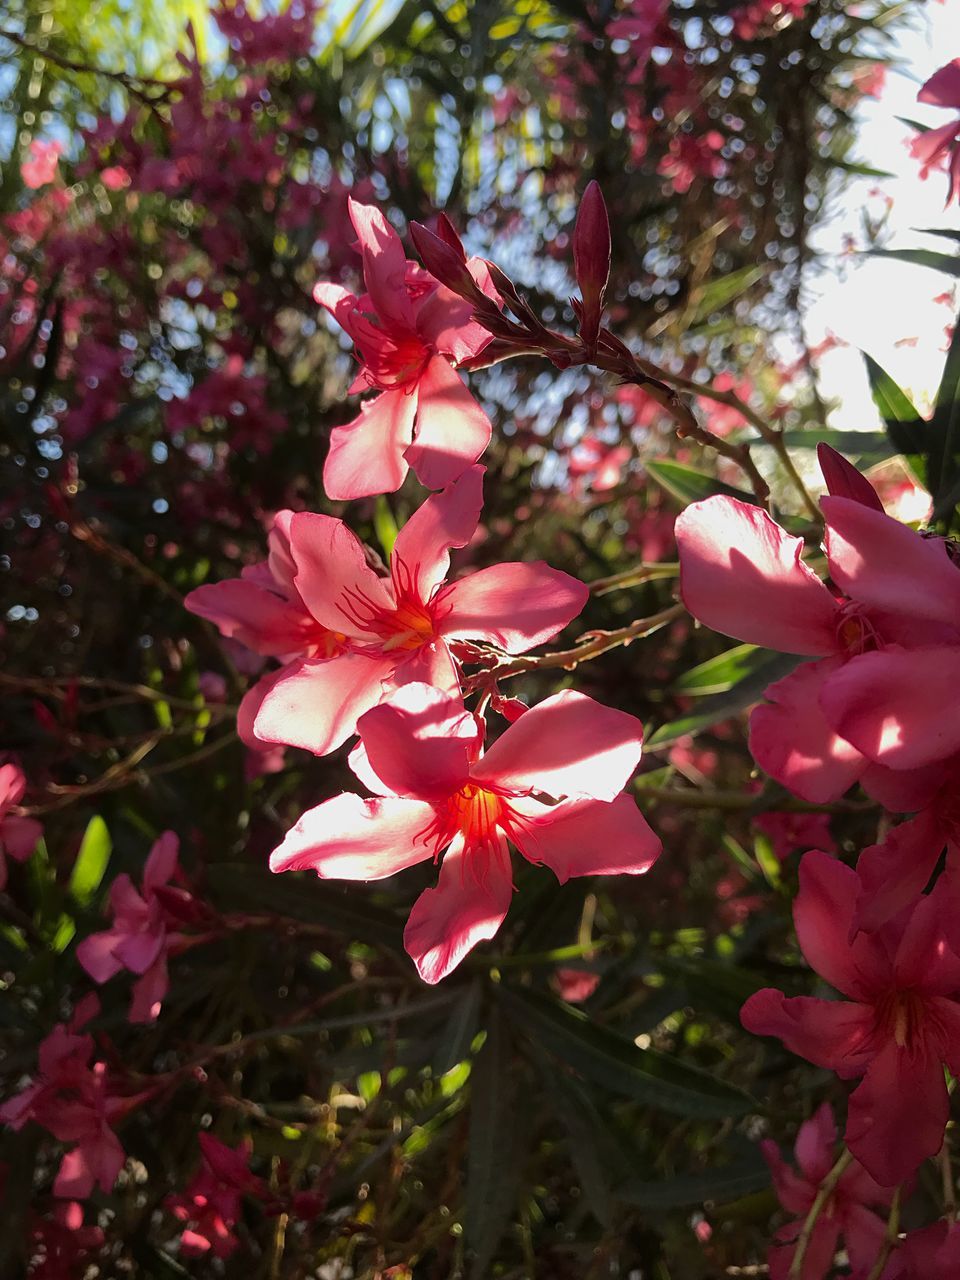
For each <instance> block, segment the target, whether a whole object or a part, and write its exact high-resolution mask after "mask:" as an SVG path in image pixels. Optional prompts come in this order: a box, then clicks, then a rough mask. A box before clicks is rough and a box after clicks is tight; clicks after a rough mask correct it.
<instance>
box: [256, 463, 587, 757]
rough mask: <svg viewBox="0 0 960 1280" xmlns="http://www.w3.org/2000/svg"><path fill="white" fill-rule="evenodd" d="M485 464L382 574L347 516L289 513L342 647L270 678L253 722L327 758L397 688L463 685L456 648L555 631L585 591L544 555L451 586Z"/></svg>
mask: <svg viewBox="0 0 960 1280" xmlns="http://www.w3.org/2000/svg"><path fill="white" fill-rule="evenodd" d="M482 483H483V468H482V467H471V468H470V469H469V470H468V471H466V472H465V473H464V474H463V475H462V476H461V477H460V479H459V480H457V481H456V482H455V483H454V484H452V485H450V486H449V487H448V488H447V489H445V490H444V491H443V492H442V493H439V494H434V495H433V496H432V497H430V498H428V499H427V500H426V502H424V503H423V505H422V506H421V507H420V508H419V509H418V510H417V511H415V512H414V514H413V515H412V516H411V517H410V519H409V520H408V521H407V523H406V524H405V525H404V527H403V528H402V529H401V530H400V533H399V534H398V535H397V540H396V543H395V544H394V548H393V553H392V555H391V557H390V576H389V577H388V578H381V577H378V576H377V574H376V573H375V572H374V570H373V569H372V568H371V567H370V565H369V563H368V561H367V557H366V553H365V552H364V549H363V544H362V543H361V542H360V541H359V539H358V538H357V537H356V536H355V535H354V534H353V533H351V531H350V530H349V529H348V528H347V526H346V525H345V524H344V523H343V521H342V520H336V519H334V518H333V517H332V516H324V515H312V514H307V513H303V514H299V515H295V516H293V517H292V518H291V520H290V524H289V531H290V544H289V545H290V555H291V558H292V561H293V564H294V566H295V569H296V574H295V577H294V586H295V589H296V591H297V593H298V595H299V598H300V599H301V600H302V601H303V603H304V605H305V606H306V608H307V609H308V610H309V612H310V615H311V617H312V618H314V619H315V620H316V623H315V625H319V627H320V628H325V629H327V630H329V631H330V632H333V633H334V634H335V637H336V642H337V644H338V645H339V646H340V649H339V652H336V653H334V654H333V656H331V657H328V658H325V659H313V658H307V659H304V660H302V661H299V662H295V663H291V664H289V665H288V666H287V667H285V668H284V669H283V670H282V671H281V672H280V673H279V675H278V676H276V677H274V678H273V679H272V682H271V685H270V687H269V689H268V690H267V692H266V693H265V695H264V697H263V700H262V703H261V706H260V710H259V712H258V713H257V717H256V720H255V721H254V733H255V734H256V736H257V737H258V738H259V739H261V740H262V741H264V742H280V743H284V744H285V745H287V746H295V747H305V748H306V749H307V750H308V751H313V752H315V753H316V754H318V755H323V754H325V753H326V752H328V751H332V750H333V749H334V748H335V747H337V746H339V745H340V744H341V743H342V742H343V741H344V740H345V739H346V738H347V737H348V736H349V735H350V734H351V733H353V731H354V728H355V726H356V723H357V719H358V718H359V717H360V716H361V715H363V713H364V712H365V711H369V710H370V708H371V707H374V706H376V704H377V703H378V702H379V701H380V700H381V698H382V697H383V696H384V694H385V693H386V692H387V691H389V690H390V689H392V688H396V687H397V686H399V685H402V684H408V683H410V682H413V681H424V682H426V683H428V684H433V685H436V686H437V687H438V688H440V689H444V690H447V691H448V692H450V693H454V692H456V691H459V688H460V684H459V679H458V676H457V670H456V667H455V665H454V661H453V657H452V654H451V650H450V646H451V644H452V643H453V642H455V641H457V640H463V639H466V638H469V639H472V640H484V641H486V642H487V643H489V644H493V645H496V646H498V647H499V648H500V649H504V650H506V652H507V653H522V652H523V651H524V650H525V649H528V648H530V647H531V646H533V645H537V644H541V643H542V642H543V641H545V640H548V639H550V637H551V636H554V635H556V634H557V632H558V631H560V630H561V629H562V628H563V627H564V626H566V624H567V623H568V622H569V621H570V620H571V619H572V618H574V617H576V615H577V614H578V613H579V612H580V610H581V609H582V608H583V606H584V604H585V603H586V599H587V588H586V587H585V586H584V585H583V583H581V582H578V581H577V580H576V579H575V578H571V577H570V576H569V575H568V574H566V573H561V572H559V571H558V570H556V569H551V568H550V567H549V566H548V565H545V564H543V563H542V562H539V561H538V562H535V563H532V564H500V565H494V566H491V567H490V568H487V569H480V570H478V571H477V572H476V573H471V574H468V575H467V576H466V577H463V578H460V579H458V580H457V581H456V582H451V583H445V578H446V575H447V572H448V569H449V565H450V548H451V547H462V546H465V545H466V543H467V542H469V540H470V538H471V537H472V536H473V534H474V531H475V530H476V527H477V521H478V520H479V516H480V507H481V504H482V492H481V486H482Z"/></svg>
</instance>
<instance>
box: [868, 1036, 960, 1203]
mask: <svg viewBox="0 0 960 1280" xmlns="http://www.w3.org/2000/svg"><path fill="white" fill-rule="evenodd" d="M949 1114H950V1104H949V1099H948V1097H947V1086H946V1084H945V1083H944V1080H943V1067H942V1066H941V1064H940V1062H939V1060H938V1059H937V1057H936V1056H935V1055H934V1054H933V1053H931V1052H930V1050H929V1048H928V1047H927V1046H926V1045H924V1044H919V1045H914V1046H913V1047H912V1048H911V1049H901V1048H900V1047H899V1046H898V1045H897V1044H895V1043H894V1042H893V1041H892V1040H891V1041H890V1042H889V1043H888V1044H887V1045H886V1046H885V1047H884V1048H883V1049H882V1050H881V1052H880V1053H878V1054H877V1056H876V1057H875V1058H874V1060H873V1062H872V1063H871V1064H870V1066H869V1068H868V1069H867V1073H866V1075H865V1076H864V1079H863V1083H862V1084H861V1085H860V1086H859V1087H858V1088H857V1089H856V1090H855V1091H854V1093H853V1094H852V1095H851V1098H850V1105H849V1108H848V1110H847V1135H846V1136H847V1146H848V1147H849V1148H850V1150H851V1151H852V1152H853V1154H854V1155H855V1156H856V1157H857V1159H858V1160H859V1161H860V1163H861V1164H862V1165H863V1167H864V1168H865V1169H866V1170H867V1172H868V1173H870V1174H872V1175H873V1177H874V1178H876V1180H877V1182H879V1183H880V1185H881V1186H884V1187H894V1186H896V1185H897V1184H898V1183H900V1182H905V1181H906V1179H907V1178H910V1177H912V1176H913V1174H915V1173H916V1171H917V1169H918V1168H919V1166H920V1164H921V1163H922V1162H923V1161H924V1160H925V1159H926V1158H927V1157H928V1156H935V1155H936V1154H937V1152H938V1151H939V1150H940V1147H941V1146H942V1144H943V1133H944V1130H945V1129H946V1126H947V1119H948V1116H949Z"/></svg>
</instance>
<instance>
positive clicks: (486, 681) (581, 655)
mask: <svg viewBox="0 0 960 1280" xmlns="http://www.w3.org/2000/svg"><path fill="white" fill-rule="evenodd" d="M685 612H686V610H685V609H684V607H683V605H682V604H674V605H671V606H670V607H669V608H668V609H663V610H661V611H660V613H655V614H652V615H651V616H650V617H649V618H638V619H637V620H636V621H635V622H631V623H629V624H628V625H627V626H625V627H620V628H618V629H617V630H616V631H588V632H587V634H586V635H585V636H581V643H579V644H576V645H575V646H574V647H573V648H572V649H561V650H559V651H558V652H556V653H544V654H541V655H540V656H539V657H522V658H510V659H509V660H508V661H506V662H504V663H503V664H502V665H501V666H498V667H493V668H492V669H491V670H489V671H482V672H480V673H478V674H477V675H475V676H471V677H469V679H467V680H466V681H465V683H464V693H474V692H476V690H477V689H479V688H484V687H487V686H494V685H496V684H498V683H499V682H500V681H501V680H509V679H511V678H512V677H513V676H519V675H524V674H525V673H526V672H528V671H546V670H549V669H551V668H556V667H562V668H563V670H565V671H574V670H576V668H577V667H578V666H579V665H580V663H581V662H589V661H590V660H591V659H592V658H599V657H600V655H601V654H602V653H608V652H609V651H610V650H611V649H616V648H618V647H619V646H620V645H628V644H630V643H631V642H632V641H634V640H640V639H642V638H643V637H644V636H649V635H652V634H653V633H654V631H659V630H660V628H661V627H665V626H667V624H668V623H670V622H673V621H674V620H675V619H676V618H679V617H682V616H683V614H684V613H685Z"/></svg>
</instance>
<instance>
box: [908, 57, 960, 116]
mask: <svg viewBox="0 0 960 1280" xmlns="http://www.w3.org/2000/svg"><path fill="white" fill-rule="evenodd" d="M917 101H918V102H927V103H929V104H930V105H931V106H933V107H960V58H954V60H953V61H952V62H948V63H947V65H946V66H945V67H940V69H939V70H938V71H935V72H934V73H933V75H932V76H931V77H930V79H929V80H928V81H927V82H926V84H924V86H923V88H922V89H921V90H920V92H919V93H918V94H917Z"/></svg>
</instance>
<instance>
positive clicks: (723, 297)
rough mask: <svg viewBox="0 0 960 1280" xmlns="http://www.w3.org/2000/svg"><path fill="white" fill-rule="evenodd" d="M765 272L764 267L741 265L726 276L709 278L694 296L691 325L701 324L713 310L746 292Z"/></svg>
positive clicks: (717, 309)
mask: <svg viewBox="0 0 960 1280" xmlns="http://www.w3.org/2000/svg"><path fill="white" fill-rule="evenodd" d="M766 274H767V269H766V267H743V268H741V270H739V271H732V272H731V273H730V274H729V275H727V276H721V277H720V279H718V280H711V281H710V283H709V284H708V285H705V286H704V288H703V289H702V290H701V291H700V293H699V296H698V297H697V298H696V311H694V313H693V318H692V320H691V322H690V323H691V325H698V324H701V323H702V322H703V321H704V320H706V319H707V317H708V316H711V315H712V314H713V313H714V311H720V310H721V309H722V308H723V307H725V306H727V305H728V303H731V302H733V300H734V299H735V298H739V297H740V296H741V294H744V293H746V292H747V290H748V289H752V288H753V286H754V285H755V284H757V283H758V282H759V281H760V280H762V279H763V278H764V276H765V275H766Z"/></svg>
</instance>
